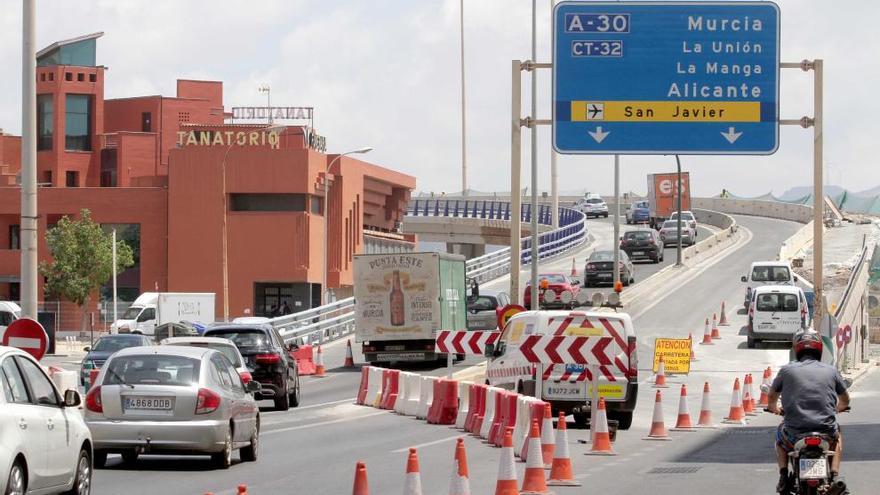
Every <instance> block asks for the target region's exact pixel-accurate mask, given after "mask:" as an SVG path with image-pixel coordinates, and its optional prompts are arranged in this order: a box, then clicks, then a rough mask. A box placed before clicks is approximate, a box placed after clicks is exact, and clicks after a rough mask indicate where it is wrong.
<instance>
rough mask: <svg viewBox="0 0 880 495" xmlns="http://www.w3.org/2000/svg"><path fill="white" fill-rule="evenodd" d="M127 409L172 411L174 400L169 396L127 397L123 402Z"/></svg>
mask: <svg viewBox="0 0 880 495" xmlns="http://www.w3.org/2000/svg"><path fill="white" fill-rule="evenodd" d="M123 408H124V409H125V410H126V411H170V410H171V409H173V408H174V400H173V399H170V398H167V397H126V398H125V402H124V404H123Z"/></svg>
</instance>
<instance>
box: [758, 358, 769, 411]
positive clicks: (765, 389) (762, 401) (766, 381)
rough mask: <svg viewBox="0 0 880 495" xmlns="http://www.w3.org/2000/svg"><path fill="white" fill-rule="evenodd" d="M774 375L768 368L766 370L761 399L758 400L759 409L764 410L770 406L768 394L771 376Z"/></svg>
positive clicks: (762, 381) (762, 382)
mask: <svg viewBox="0 0 880 495" xmlns="http://www.w3.org/2000/svg"><path fill="white" fill-rule="evenodd" d="M772 373H773V372H772V371H771V370H770V367H769V366H768V367H767V369H765V370H764V378H763V379H762V380H761V397H760V398H759V399H758V407H760V408H762V409H763V408H766V407H767V406H769V405H770V400H769V399H768V397H767V392H768V391H769V390H770V375H771V374H772Z"/></svg>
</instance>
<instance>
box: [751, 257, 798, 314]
mask: <svg viewBox="0 0 880 495" xmlns="http://www.w3.org/2000/svg"><path fill="white" fill-rule="evenodd" d="M741 280H742V281H743V283H746V284H748V285H747V286H746V297H745V299H744V300H743V307H744V308H746V309H749V304H750V303H751V301H752V290H753V289H754V288H755V287H759V286H762V285H795V283H796V282H797V281H798V278H797V276H796V275H795V274H794V271H792V269H791V266H789V264H788V263H787V262H785V261H756V262H754V263H752V266H751V267H750V268H749V274H748V275H745V276H743V277H742V279H741Z"/></svg>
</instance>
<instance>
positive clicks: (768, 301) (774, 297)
mask: <svg viewBox="0 0 880 495" xmlns="http://www.w3.org/2000/svg"><path fill="white" fill-rule="evenodd" d="M756 306H757V309H758V311H772V312H776V311H781V312H787V313H790V312H794V311H797V310H798V297H797V296H796V295H794V294H779V293H772V294H759V295H758V301H757V303H756Z"/></svg>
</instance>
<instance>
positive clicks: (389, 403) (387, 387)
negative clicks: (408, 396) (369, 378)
mask: <svg viewBox="0 0 880 495" xmlns="http://www.w3.org/2000/svg"><path fill="white" fill-rule="evenodd" d="M399 386H400V370H383V371H382V398H381V400H380V401H379V408H380V409H394V404H395V403H396V402H397V396H398V388H399Z"/></svg>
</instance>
